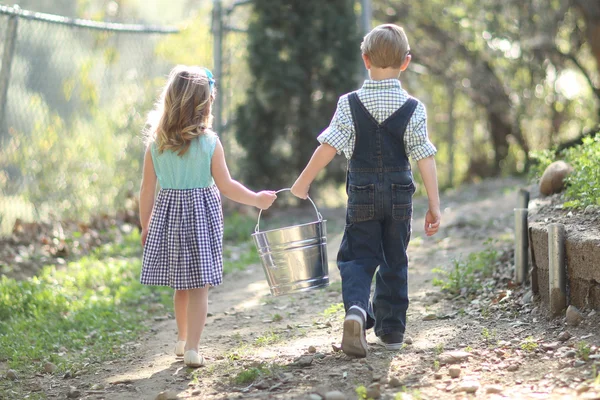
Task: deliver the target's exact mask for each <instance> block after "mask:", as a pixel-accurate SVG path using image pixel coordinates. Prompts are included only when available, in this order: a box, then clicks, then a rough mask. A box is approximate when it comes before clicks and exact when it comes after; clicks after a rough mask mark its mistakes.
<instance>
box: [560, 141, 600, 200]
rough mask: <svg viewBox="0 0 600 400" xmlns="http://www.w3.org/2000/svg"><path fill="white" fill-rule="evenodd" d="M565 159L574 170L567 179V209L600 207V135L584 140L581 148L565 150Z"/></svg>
mask: <svg viewBox="0 0 600 400" xmlns="http://www.w3.org/2000/svg"><path fill="white" fill-rule="evenodd" d="M564 157H565V161H566V162H567V163H569V164H570V165H571V166H572V167H573V168H574V170H573V173H572V174H570V175H569V176H567V179H566V183H567V189H566V190H565V197H566V198H567V199H569V201H568V202H566V203H565V204H564V205H565V207H586V206H588V205H596V206H600V168H598V160H600V134H598V135H596V136H595V137H594V138H584V139H583V144H581V145H580V146H577V147H572V148H569V149H567V150H565V152H564Z"/></svg>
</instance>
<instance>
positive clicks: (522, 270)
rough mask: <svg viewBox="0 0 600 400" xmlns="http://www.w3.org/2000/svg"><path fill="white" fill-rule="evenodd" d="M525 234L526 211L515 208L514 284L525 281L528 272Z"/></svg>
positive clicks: (527, 241)
mask: <svg viewBox="0 0 600 400" xmlns="http://www.w3.org/2000/svg"><path fill="white" fill-rule="evenodd" d="M528 236H529V235H528V232H527V209H525V208H515V282H516V283H518V284H521V283H523V282H525V281H526V280H527V273H528V272H529V271H528V270H529V265H528V264H529V238H528Z"/></svg>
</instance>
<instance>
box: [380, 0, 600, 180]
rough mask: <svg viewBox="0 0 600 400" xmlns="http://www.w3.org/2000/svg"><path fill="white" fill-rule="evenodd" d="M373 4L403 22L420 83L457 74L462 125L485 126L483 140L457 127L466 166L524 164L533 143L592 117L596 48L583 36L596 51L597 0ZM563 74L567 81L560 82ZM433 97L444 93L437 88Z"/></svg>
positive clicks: (567, 132) (385, 16) (510, 168)
mask: <svg viewBox="0 0 600 400" xmlns="http://www.w3.org/2000/svg"><path fill="white" fill-rule="evenodd" d="M573 5H576V7H577V8H578V9H579V10H581V11H583V12H582V13H579V12H577V10H576V9H575V8H574V7H573ZM374 9H375V13H376V18H377V19H379V20H380V21H382V22H394V23H400V24H402V25H404V26H405V27H406V28H407V31H408V34H409V40H412V44H411V47H412V49H411V52H412V53H413V61H414V63H415V64H417V65H420V66H421V67H422V68H421V69H422V70H423V75H425V76H426V78H421V80H423V81H426V80H428V81H429V82H428V84H427V87H426V88H424V87H422V86H421V87H419V88H418V89H420V90H423V89H425V90H426V91H427V90H429V91H431V92H435V91H436V87H438V86H444V87H447V85H448V82H454V83H455V84H454V87H455V90H456V92H458V93H459V94H460V100H461V101H459V102H457V104H460V103H462V109H461V110H459V112H460V114H462V115H461V116H462V119H463V120H465V121H466V122H465V123H463V128H467V129H465V131H466V132H472V131H473V128H472V127H468V126H465V125H468V124H471V126H472V125H476V126H477V127H478V128H477V129H478V130H481V129H480V127H481V126H484V127H485V128H484V130H485V136H487V139H486V141H487V143H488V144H487V145H485V146H482V145H481V141H479V142H477V141H476V140H474V139H473V138H469V137H465V135H466V134H464V133H463V134H462V135H463V137H462V141H463V142H469V143H470V145H468V146H465V145H463V148H465V147H466V148H465V149H464V150H466V151H465V153H466V154H469V156H468V157H469V159H468V160H467V162H468V163H469V164H470V167H469V172H468V173H467V175H471V176H472V175H479V176H487V175H497V174H499V173H500V172H502V171H505V172H514V171H517V170H519V168H521V169H522V167H519V166H518V165H519V162H517V161H518V160H521V161H522V162H521V163H520V165H527V161H528V154H529V150H530V149H532V148H533V149H539V148H541V147H543V146H546V147H548V146H551V145H553V144H556V143H557V142H560V141H562V140H564V139H565V138H568V137H570V136H573V133H574V132H573V130H574V129H579V131H584V130H586V128H589V126H590V125H591V124H593V123H594V121H593V120H596V116H594V114H595V108H596V104H595V102H594V101H589V100H593V98H591V96H593V95H595V97H597V98H600V97H598V95H599V93H600V92H599V91H598V90H597V89H596V87H595V85H594V78H595V76H594V75H593V74H591V73H590V72H589V71H590V68H592V69H593V67H591V65H592V64H593V59H594V58H593V57H592V55H591V54H590V51H589V50H588V48H587V47H586V46H585V42H586V41H585V39H584V38H585V37H587V38H588V40H589V41H590V48H591V50H592V52H594V51H595V50H594V44H593V43H592V41H593V40H592V39H593V37H595V36H594V35H596V33H595V32H597V30H596V28H595V25H593V24H599V25H600V17H599V16H600V8H599V7H598V6H597V4H596V2H595V1H592V0H574V1H573V2H571V1H568V0H552V1H540V0H507V1H503V2H498V1H495V0H477V1H475V0H462V1H461V2H455V3H452V4H449V3H448V2H446V1H442V0H428V1H426V2H403V1H399V0H379V1H375V2H374ZM582 16H584V17H582ZM584 22H585V24H584ZM596 36H597V35H596ZM595 40H596V41H598V44H597V45H598V48H600V40H598V39H597V37H596V38H595ZM598 54H600V52H599V53H598ZM599 65H600V64H599ZM567 72H568V73H571V78H573V75H577V78H580V77H581V78H582V79H584V80H587V83H588V86H589V90H585V88H583V89H581V90H579V91H578V92H577V91H575V90H573V86H575V84H573V79H570V80H569V79H562V78H563V77H564V75H565V73H567ZM565 82H569V85H571V87H570V88H568V89H570V90H564V86H566V83H565ZM561 87H562V88H561ZM575 92H577V93H575ZM575 99H580V100H581V101H574V100H575ZM430 100H431V102H433V103H434V104H436V105H440V103H442V104H444V102H445V101H446V100H444V99H443V98H439V95H438V97H433V98H432V99H430ZM440 109H443V110H446V109H447V107H446V106H443V107H440ZM430 110H431V107H430ZM453 114H456V110H455V112H454V113H453ZM592 118H593V119H592ZM436 119H437V120H442V121H445V120H449V119H448V118H439V116H438V118H434V119H433V120H434V121H435V120H436ZM564 122H568V123H564ZM573 122H575V123H576V124H577V126H574V123H573ZM596 122H597V121H596ZM434 131H435V130H434ZM561 137H562V138H563V139H560V138H561ZM489 154H491V156H490V155H489Z"/></svg>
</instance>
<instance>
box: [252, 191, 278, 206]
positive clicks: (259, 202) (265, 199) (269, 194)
mask: <svg viewBox="0 0 600 400" xmlns="http://www.w3.org/2000/svg"><path fill="white" fill-rule="evenodd" d="M276 198H277V195H276V194H275V192H274V191H272V190H263V191H262V192H258V193H257V194H256V207H258V208H260V209H261V210H266V209H268V208H269V207H271V205H272V204H273V202H274V201H275V199H276Z"/></svg>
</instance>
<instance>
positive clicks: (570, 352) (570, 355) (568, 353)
mask: <svg viewBox="0 0 600 400" xmlns="http://www.w3.org/2000/svg"><path fill="white" fill-rule="evenodd" d="M575 356H577V352H576V351H575V350H567V351H565V353H564V354H563V357H565V358H575Z"/></svg>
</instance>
